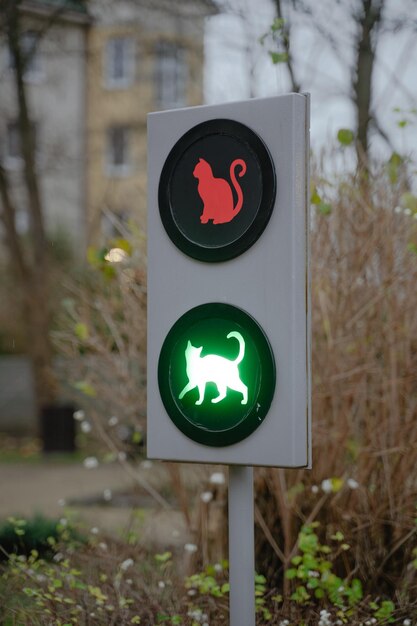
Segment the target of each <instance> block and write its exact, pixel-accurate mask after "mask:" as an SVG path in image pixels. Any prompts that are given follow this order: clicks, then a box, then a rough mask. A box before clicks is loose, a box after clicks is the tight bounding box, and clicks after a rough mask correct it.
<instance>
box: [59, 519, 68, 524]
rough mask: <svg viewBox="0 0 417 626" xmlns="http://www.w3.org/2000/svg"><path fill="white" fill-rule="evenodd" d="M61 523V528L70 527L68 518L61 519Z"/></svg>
mask: <svg viewBox="0 0 417 626" xmlns="http://www.w3.org/2000/svg"><path fill="white" fill-rule="evenodd" d="M59 523H60V524H61V526H68V520H67V518H66V517H61V519H60V520H59Z"/></svg>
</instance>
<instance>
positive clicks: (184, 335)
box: [158, 303, 276, 447]
mask: <svg viewBox="0 0 417 626" xmlns="http://www.w3.org/2000/svg"><path fill="white" fill-rule="evenodd" d="M228 335H229V337H228ZM239 335H240V336H241V337H242V338H243V341H244V347H243V356H241V360H240V361H239V357H238V354H239V351H240V347H239V345H240V341H239V339H238V336H239ZM240 354H241V355H242V353H240ZM187 355H188V356H187ZM192 359H196V362H197V364H196V363H195V361H192ZM236 359H237V361H236ZM224 364H225V365H226V369H225V373H224V374H223V379H222V376H219V371H220V369H221V368H222V367H223V365H224ZM208 365H212V366H213V367H214V372H212V376H210V373H207V371H208V370H207V367H208ZM192 367H193V368H194V373H193V371H192ZM236 370H237V371H236ZM200 375H201V376H202V379H200V380H199V382H200V383H202V388H201V390H200V389H199V387H198V386H196V384H195V383H196V380H197V379H198V376H200ZM222 383H223V384H224V392H225V395H223V397H222V398H221V399H220V400H218V398H219V397H220V396H221V388H222ZM275 383H276V370H275V359H274V355H273V352H272V348H271V346H270V343H269V341H268V338H267V336H266V335H265V333H264V331H263V330H262V328H261V327H260V326H259V324H258V323H257V322H256V321H255V319H254V318H253V317H251V316H250V315H248V314H247V313H246V312H245V311H243V310H242V309H240V308H237V307H234V306H231V305H228V304H223V303H209V304H203V305H200V306H197V307H195V308H193V309H191V310H189V311H187V312H186V313H185V314H184V315H182V317H180V318H179V319H178V320H177V322H176V323H175V324H174V325H173V326H172V328H171V330H170V331H169V332H168V335H167V336H166V339H165V341H164V343H163V346H162V349H161V353H160V357H159V362H158V384H159V391H160V394H161V398H162V401H163V404H164V406H165V409H166V411H167V413H168V415H169V417H170V419H171V420H172V422H173V423H174V424H175V425H176V426H177V428H179V430H181V431H182V432H183V433H184V434H185V435H187V437H189V438H190V439H192V440H193V441H196V442H198V443H202V444H205V445H208V446H217V447H222V446H227V445H231V444H234V443H237V442H239V441H241V440H243V439H245V438H246V437H247V436H248V435H250V434H251V433H252V432H254V430H255V429H256V428H258V426H260V425H261V424H262V422H263V420H264V418H265V416H266V415H267V413H268V410H269V408H270V405H271V402H272V399H273V396H274V392H275ZM245 388H246V392H245ZM245 396H246V397H245ZM199 400H202V401H201V402H200V403H199ZM245 400H246V402H245Z"/></svg>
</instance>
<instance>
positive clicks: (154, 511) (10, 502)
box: [0, 461, 187, 545]
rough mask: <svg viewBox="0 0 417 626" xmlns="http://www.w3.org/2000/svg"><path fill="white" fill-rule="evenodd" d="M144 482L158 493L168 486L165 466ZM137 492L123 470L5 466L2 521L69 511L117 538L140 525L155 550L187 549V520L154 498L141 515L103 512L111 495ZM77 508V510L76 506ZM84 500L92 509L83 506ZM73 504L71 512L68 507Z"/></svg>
mask: <svg viewBox="0 0 417 626" xmlns="http://www.w3.org/2000/svg"><path fill="white" fill-rule="evenodd" d="M143 474H144V477H146V480H147V481H149V482H150V483H151V484H152V485H153V486H154V487H155V488H157V487H158V483H159V485H160V484H161V481H164V480H165V481H166V479H167V478H166V474H165V470H164V469H163V466H161V465H159V464H155V465H153V466H152V468H150V469H147V470H143ZM130 488H132V479H131V478H130V477H129V476H128V475H127V474H126V472H125V471H124V470H123V468H122V467H121V466H120V465H119V464H109V465H99V466H98V467H97V468H95V469H86V468H84V467H83V465H81V464H77V463H75V464H73V463H54V462H52V461H48V462H44V463H40V464H30V463H6V464H2V465H0V519H4V518H7V517H8V516H11V515H13V516H18V515H22V516H30V515H33V514H36V513H42V514H43V515H45V516H48V517H62V516H63V515H64V512H65V511H66V510H67V509H68V510H70V511H72V512H75V514H76V515H77V517H78V518H79V519H80V520H81V521H82V522H84V524H85V525H86V526H87V527H99V529H100V530H103V531H109V532H114V531H115V532H117V533H119V532H120V531H123V529H128V528H130V529H131V527H132V523H133V522H134V521H135V519H136V521H137V522H138V523H139V525H140V534H141V536H142V538H143V540H144V541H146V542H147V543H148V544H149V543H155V545H158V544H162V545H181V544H183V543H185V542H186V541H187V532H186V530H185V525H184V520H183V516H182V514H181V513H180V512H179V511H176V510H172V509H171V510H168V511H167V510H164V509H162V508H161V506H160V505H159V504H158V503H156V502H154V501H153V500H152V498H150V497H149V496H145V497H144V504H143V508H142V505H141V504H139V507H140V508H141V515H140V516H139V518H140V519H139V521H138V516H137V515H136V516H135V514H134V512H132V509H131V508H129V507H115V506H112V505H111V502H109V503H106V504H105V505H104V506H99V505H98V503H97V498H101V497H102V495H103V493H104V491H105V490H111V492H112V493H115V492H120V491H125V490H129V489H130ZM74 500H76V501H77V503H76V504H75V505H74V504H72V505H71V501H74ZM80 500H84V501H85V502H87V503H90V505H87V506H84V505H81V506H80V505H79V504H78V503H79V502H80ZM68 504H69V506H68Z"/></svg>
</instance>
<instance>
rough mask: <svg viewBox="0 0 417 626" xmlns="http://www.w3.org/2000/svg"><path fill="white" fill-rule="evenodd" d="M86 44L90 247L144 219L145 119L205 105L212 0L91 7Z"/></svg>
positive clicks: (125, 1) (143, 1) (140, 1)
mask: <svg viewBox="0 0 417 626" xmlns="http://www.w3.org/2000/svg"><path fill="white" fill-rule="evenodd" d="M90 6H91V11H92V13H93V16H94V25H93V27H92V28H91V29H90V31H89V36H88V58H89V62H88V95H87V102H88V105H87V127H88V137H87V145H88V151H87V154H88V179H87V222H88V237H89V240H90V241H96V240H97V239H98V238H100V236H101V237H103V238H105V237H108V236H111V235H112V234H113V233H114V232H115V231H117V224H120V223H123V222H124V221H126V220H128V219H129V218H130V217H131V216H136V217H140V216H144V213H145V206H146V116H147V113H148V112H149V111H155V110H162V109H170V108H176V107H182V106H192V105H196V104H201V103H202V102H203V63H204V21H205V18H206V17H207V16H208V15H210V14H212V13H214V12H215V6H214V4H212V2H209V1H208V0H193V1H191V0H177V1H176V2H167V1H166V0H165V1H163V0H153V1H152V2H149V1H146V0H136V1H134V0H133V1H128V0H122V1H119V2H117V4H116V3H109V4H107V5H106V4H105V3H103V2H102V1H101V2H96V3H93V4H92V5H90Z"/></svg>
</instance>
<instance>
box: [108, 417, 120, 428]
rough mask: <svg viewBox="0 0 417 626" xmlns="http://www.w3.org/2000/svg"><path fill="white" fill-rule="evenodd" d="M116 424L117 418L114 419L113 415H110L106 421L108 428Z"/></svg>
mask: <svg viewBox="0 0 417 626" xmlns="http://www.w3.org/2000/svg"><path fill="white" fill-rule="evenodd" d="M118 423H119V418H118V417H116V416H115V415H112V416H111V418H110V419H109V421H108V424H109V426H116V424H118Z"/></svg>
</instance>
